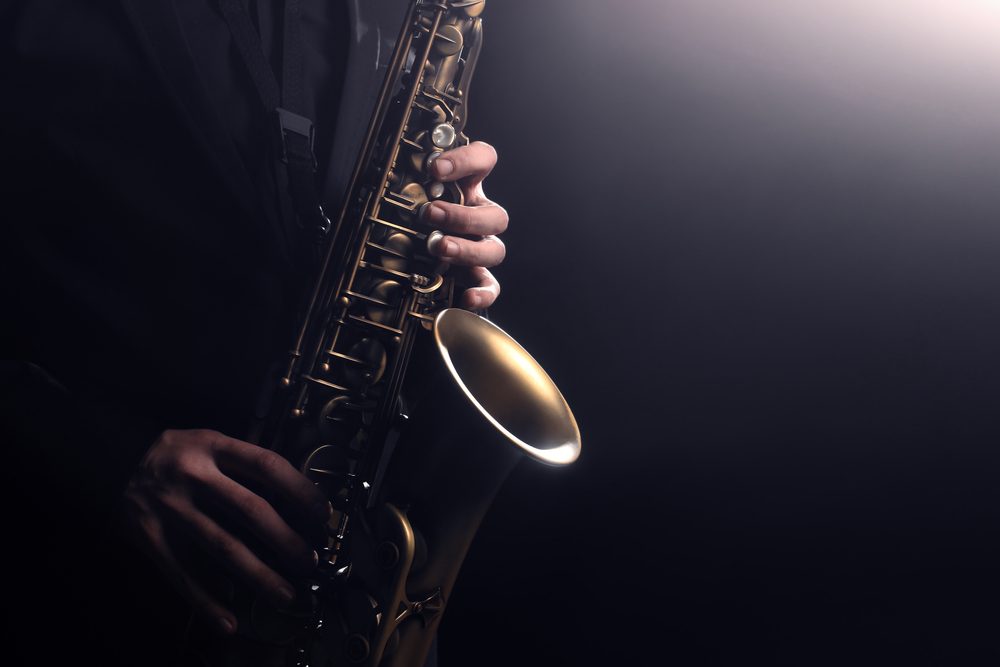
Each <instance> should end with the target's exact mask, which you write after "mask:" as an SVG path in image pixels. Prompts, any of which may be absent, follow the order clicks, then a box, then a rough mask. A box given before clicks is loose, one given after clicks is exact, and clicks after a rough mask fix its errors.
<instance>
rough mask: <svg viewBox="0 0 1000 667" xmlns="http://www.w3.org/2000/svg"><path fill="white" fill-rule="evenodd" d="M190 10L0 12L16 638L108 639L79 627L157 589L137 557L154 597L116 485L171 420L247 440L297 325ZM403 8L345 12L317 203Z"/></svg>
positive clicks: (290, 288)
mask: <svg viewBox="0 0 1000 667" xmlns="http://www.w3.org/2000/svg"><path fill="white" fill-rule="evenodd" d="M186 1H188V0H175V1H171V0H154V1H152V2H150V1H148V0H120V2H113V1H110V0H105V1H96V0H95V1H92V2H80V1H79V0H29V1H24V0H15V1H13V2H7V3H4V6H3V9H0V96H2V97H0V147H2V148H0V165H2V167H0V206H2V207H3V208H2V210H3V211H4V213H3V225H2V234H3V237H2V243H0V281H2V282H0V285H2V289H0V316H2V318H3V324H2V329H0V357H2V358H3V359H5V361H3V362H2V364H0V429H2V434H3V438H4V441H3V452H4V459H3V465H2V467H3V488H4V499H5V501H6V502H5V515H4V529H5V531H6V534H7V535H8V536H9V537H8V545H7V547H5V561H7V563H6V564H7V565H8V567H12V568H14V571H15V572H17V573H19V575H21V576H23V577H24V578H25V579H26V580H27V581H28V582H30V586H31V588H32V591H33V592H32V595H31V596H30V597H29V598H28V599H26V600H25V601H24V605H25V607H24V613H23V614H22V617H23V618H24V619H26V620H25V622H24V624H23V626H14V628H13V630H12V631H13V632H14V633H16V635H17V638H18V641H20V642H24V641H28V638H29V637H31V636H34V635H40V636H44V637H46V638H48V637H53V638H54V637H60V636H61V637H63V638H68V637H72V638H73V639H72V640H71V641H69V643H70V644H72V643H73V642H89V643H91V644H93V643H94V642H93V641H92V639H93V638H94V637H105V639H106V637H107V635H102V634H100V632H99V631H96V630H95V628H94V627H92V626H93V625H94V623H92V621H95V620H96V621H97V622H96V625H98V626H100V625H103V622H102V621H101V619H102V618H104V617H105V616H106V615H107V614H110V613H112V612H111V611H110V610H111V609H112V608H113V607H114V608H119V609H120V605H121V601H122V600H125V604H127V605H130V604H133V602H134V601H135V599H136V598H137V597H143V598H148V597H151V596H152V594H150V595H149V596H147V595H145V594H142V595H141V596H137V595H136V593H137V591H136V590H135V589H134V588H133V589H131V590H129V589H128V588H127V587H126V589H125V590H124V592H123V591H122V590H121V586H120V583H121V581H122V580H124V579H123V578H122V577H121V576H119V575H120V573H118V572H109V571H108V569H109V568H112V569H118V568H121V567H123V566H124V565H125V564H133V565H135V567H136V568H137V569H139V570H141V571H142V573H141V574H140V575H139V576H138V577H137V578H134V579H132V581H139V582H142V584H141V585H142V586H144V587H145V586H150V587H160V584H156V583H149V582H151V581H152V580H151V579H148V578H146V574H148V573H146V572H145V569H144V566H141V565H138V564H135V563H133V561H134V560H135V557H136V555H135V554H133V553H131V552H129V551H128V550H127V549H123V548H121V547H120V545H116V546H115V547H113V548H112V549H111V551H110V552H109V551H108V549H106V547H105V538H106V536H107V534H108V530H109V527H110V525H111V523H112V517H113V516H114V509H115V505H116V503H117V499H118V497H119V495H120V492H121V490H122V489H123V487H124V484H125V483H126V481H127V479H128V477H129V475H130V473H131V471H132V470H133V468H134V466H135V465H136V464H137V462H138V461H139V459H140V458H141V456H142V455H143V453H144V452H145V450H146V448H148V446H149V444H150V443H151V442H152V440H153V439H155V437H156V436H157V435H158V434H159V432H160V431H161V430H162V429H164V428H195V427H196V428H213V429H216V430H220V431H223V432H225V433H227V434H230V435H233V436H236V437H240V436H241V435H242V434H243V432H244V430H245V428H246V426H247V424H248V423H249V416H250V413H251V411H252V409H253V405H254V402H255V399H256V394H257V390H258V387H259V386H260V383H261V381H262V380H263V378H264V374H265V372H266V370H267V367H268V365H269V363H270V362H271V361H273V360H275V359H276V358H277V356H278V355H279V354H280V351H281V350H282V348H283V346H284V345H286V344H287V340H286V339H287V338H288V334H289V331H290V329H291V326H292V320H293V317H294V311H295V308H296V305H297V303H296V302H297V300H298V294H299V293H300V291H301V284H302V281H303V275H302V274H303V272H302V269H301V267H302V262H301V261H300V259H299V255H298V252H299V250H300V249H299V248H298V246H297V244H298V243H299V241H298V240H297V238H296V236H295V230H294V226H293V225H290V224H289V221H288V219H287V216H285V217H283V215H282V210H283V209H282V198H283V197H284V196H285V195H284V193H283V192H281V187H280V182H272V181H268V179H267V176H268V175H269V174H271V173H272V172H271V170H272V168H273V165H272V164H265V165H262V164H260V163H259V162H256V161H255V160H254V159H253V156H252V155H251V156H248V155H247V154H246V152H243V153H241V151H240V150H238V149H237V145H238V144H239V141H234V139H233V128H232V126H231V124H229V122H228V121H229V119H228V118H227V117H226V115H225V114H224V113H220V110H219V109H218V108H216V106H214V105H213V100H212V96H211V95H210V94H209V90H208V89H207V87H206V82H205V79H204V77H203V71H201V70H199V67H198V64H197V63H196V60H195V58H194V57H193V56H192V50H191V49H190V47H189V44H188V43H187V41H186V38H185V34H184V32H183V30H182V27H181V22H180V20H179V18H178V13H177V9H176V8H177V6H179V4H180V3H181V2H186ZM197 1H198V2H204V3H213V2H214V0H197ZM175 2H176V3H177V5H175ZM405 4H406V3H405V2H399V1H398V0H392V1H390V2H382V3H361V2H360V1H359V0H350V1H349V2H347V3H346V5H347V6H346V12H347V20H348V21H349V28H350V37H349V39H350V53H349V55H347V56H346V58H347V67H346V68H345V75H344V77H343V78H342V79H338V81H337V86H338V87H339V86H342V91H343V93H342V98H341V103H340V104H339V105H338V107H339V113H338V118H337V121H336V123H335V125H334V124H333V123H331V122H330V121H327V129H328V136H329V138H330V146H329V147H328V149H327V150H326V152H325V155H329V156H330V162H329V164H328V165H323V168H321V172H322V173H324V174H325V179H324V182H323V183H322V184H321V185H322V188H321V189H322V191H323V193H324V194H323V196H324V200H325V204H326V206H327V209H328V210H335V209H336V206H337V204H338V202H337V199H338V197H339V196H340V192H341V190H342V189H343V187H344V184H345V183H346V179H347V177H348V176H349V174H350V170H351V168H352V166H353V161H354V156H355V154H356V152H357V147H358V142H359V141H360V135H361V133H362V131H363V128H364V124H365V123H366V122H367V116H368V113H369V111H370V108H371V105H372V100H373V96H374V94H375V91H376V88H377V85H378V84H379V82H380V79H381V73H382V72H383V71H384V66H385V61H386V60H387V59H388V57H389V54H390V53H391V42H392V40H393V39H394V38H395V35H396V33H397V31H398V28H399V21H401V18H402V14H403V11H404V10H405ZM211 8H212V10H213V11H215V9H214V8H215V5H214V4H211ZM347 32H348V31H346V30H345V31H344V34H345V37H346V33H347ZM230 50H231V52H233V53H235V46H234V45H233V46H232V48H231V49H230ZM236 76H239V75H238V74H237V75H236ZM235 90H237V93H236V94H237V95H239V96H240V97H241V100H242V101H243V102H245V103H246V105H248V106H247V108H248V109H250V110H251V111H248V115H247V118H248V119H249V120H248V126H247V131H249V132H250V133H251V135H252V136H254V135H260V137H261V141H262V142H266V141H270V139H269V138H268V136H269V128H270V125H269V123H270V119H268V118H267V116H266V114H265V113H264V111H263V109H262V107H260V103H259V101H258V100H257V99H256V94H255V90H254V89H253V87H252V83H251V80H250V78H249V76H247V77H246V78H245V80H244V81H241V82H237V83H236V84H235ZM249 141H253V139H252V137H251V139H249ZM262 154H265V155H266V152H262ZM129 567H131V565H129ZM112 591H114V593H113V594H112ZM159 594H160V592H159V591H158V592H157V593H156V595H159ZM119 595H121V597H116V596H119ZM112 600H115V601H116V602H115V604H114V605H112V604H111V601H112ZM152 606H154V607H159V605H158V604H157V605H152ZM146 613H154V612H152V611H150V610H149V609H146V610H145V611H143V612H141V613H140V612H133V611H132V610H128V612H127V613H126V616H128V617H130V619H131V620H135V619H136V618H141V617H142V614H146ZM54 618H59V619H62V620H60V621H54V620H52V619H54ZM68 618H72V619H73V620H72V621H67V620H66V619H68ZM128 620H129V619H124V620H122V619H119V620H117V621H115V622H116V623H117V622H127V621H128ZM145 624H146V623H145V619H142V623H140V625H145ZM83 629H86V630H87V632H83ZM95 631H96V632H98V633H97V634H94V633H95ZM135 632H138V630H136V629H135V628H133V629H130V630H128V631H126V634H129V635H131V634H134V633H135ZM120 635H121V633H116V636H118V637H119V639H120ZM136 636H138V635H136ZM12 637H13V636H12ZM88 638H89V639H88ZM103 641H105V640H101V642H103ZM142 641H143V642H144V643H148V641H152V640H146V639H143V640H142ZM101 642H98V644H101ZM118 643H121V644H123V645H124V644H128V642H125V641H117V640H116V644H118ZM101 645H103V646H104V648H103V649H101V650H103V651H105V653H104V655H105V657H107V656H108V655H109V654H108V653H107V651H108V650H110V651H112V653H115V652H117V651H118V650H119V649H118V647H117V646H116V647H115V648H114V649H112V648H110V647H108V645H107V644H106V643H105V644H101ZM74 650H75V649H74ZM123 650H124V649H123ZM129 650H131V648H130V649H129ZM154 653H155V652H154ZM40 661H41V663H42V664H48V662H49V661H48V660H47V659H45V658H42V659H41V660H40ZM150 661H151V662H155V660H153V659H152V657H150ZM130 662H133V663H134V664H143V663H144V662H146V659H145V658H143V659H141V660H139V661H138V662H137V663H136V661H135V659H134V658H131V659H130Z"/></svg>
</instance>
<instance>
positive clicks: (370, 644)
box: [323, 309, 580, 667]
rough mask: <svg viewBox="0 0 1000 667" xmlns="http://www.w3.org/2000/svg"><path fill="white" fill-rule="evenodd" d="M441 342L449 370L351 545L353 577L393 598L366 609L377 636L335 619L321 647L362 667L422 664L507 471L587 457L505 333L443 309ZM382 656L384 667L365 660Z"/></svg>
mask: <svg viewBox="0 0 1000 667" xmlns="http://www.w3.org/2000/svg"><path fill="white" fill-rule="evenodd" d="M434 343H435V346H436V348H437V352H438V354H439V356H440V361H441V363H442V365H443V372H441V373H439V374H438V377H437V378H436V380H435V381H434V382H433V383H432V384H431V387H430V390H429V391H428V392H427V396H426V397H425V398H424V399H423V400H421V401H420V403H419V404H418V405H417V406H416V407H415V409H414V411H413V414H412V416H411V417H410V419H409V420H408V421H407V424H406V429H405V430H404V432H403V433H402V435H401V436H400V439H399V441H398V442H397V443H396V445H395V448H394V449H393V453H392V456H391V458H390V460H389V465H388V467H387V469H386V472H385V475H384V477H383V479H382V483H381V484H380V486H379V489H378V491H377V497H376V502H375V503H374V508H375V510H374V513H373V515H372V519H371V522H370V526H371V527H372V530H371V532H370V536H369V532H368V531H365V533H364V534H365V537H361V535H357V536H356V538H355V540H354V542H353V543H352V545H351V551H352V556H353V557H352V561H353V563H354V571H353V572H352V578H354V580H355V581H356V582H358V583H362V582H363V583H364V586H363V587H364V588H365V589H367V590H391V591H392V594H391V595H389V596H386V598H384V599H382V600H379V601H378V605H377V607H371V608H370V611H371V619H369V621H368V624H369V627H370V628H371V629H372V630H374V632H364V631H362V630H363V626H364V624H360V625H359V626H358V627H356V628H354V629H352V631H350V632H348V633H346V634H344V633H343V631H342V629H341V628H342V625H343V624H341V623H337V622H333V621H334V619H332V618H331V619H330V621H331V622H330V623H324V624H323V627H324V628H328V630H327V631H326V633H325V636H324V640H325V644H326V645H327V646H328V647H331V646H332V647H341V650H342V651H343V654H344V655H345V656H353V657H354V660H353V661H352V662H355V664H365V665H370V666H371V667H374V665H376V664H377V665H381V666H382V667H403V666H404V665H409V664H412V660H413V656H423V655H426V654H427V651H428V650H429V649H430V644H431V641H432V640H433V638H434V633H435V632H436V631H437V626H438V623H439V621H440V619H441V613H442V612H443V610H444V607H445V605H446V604H447V601H448V599H449V597H450V595H451V591H452V587H453V586H454V583H455V579H456V577H457V575H458V571H459V568H460V567H461V564H462V560H463V559H464V557H465V553H466V551H467V550H468V548H469V545H470V544H471V542H472V538H473V537H474V535H475V533H476V530H477V528H478V527H479V524H480V522H481V521H482V519H483V516H484V515H485V514H486V511H487V509H488V508H489V505H490V503H491V502H492V500H493V497H494V496H495V495H496V493H497V491H498V490H499V489H500V487H501V485H502V484H503V482H504V480H505V479H506V478H507V475H508V474H509V473H510V471H511V470H513V468H514V466H515V465H516V464H517V463H518V462H519V461H520V460H521V459H523V458H525V457H527V458H529V459H534V460H536V461H539V462H541V463H545V464H548V465H553V466H563V465H567V464H569V463H572V462H573V461H575V460H576V459H577V457H578V456H579V454H580V431H579V428H578V427H577V423H576V420H575V418H574V417H573V413H572V412H571V410H570V408H569V406H568V405H567V404H566V400H565V399H564V398H563V396H562V394H561V393H560V392H559V389H558V388H557V387H556V385H555V384H554V383H553V382H552V380H551V379H549V377H548V375H546V373H545V371H544V370H543V369H542V367H541V366H539V365H538V363H537V362H535V360H534V359H532V358H531V356H530V355H529V354H528V353H527V352H526V351H525V350H524V349H523V348H522V347H521V346H520V345H518V344H517V342H515V341H514V340H513V339H512V338H511V337H510V336H508V335H507V334H506V333H504V332H503V331H502V330H501V329H500V328H499V327H497V326H496V325H494V324H493V323H491V322H489V321H488V320H484V319H482V318H481V317H479V316H478V315H475V314H473V313H469V312H467V311H463V310H458V309H448V310H444V311H442V312H441V313H439V314H438V315H437V316H436V317H435V319H434ZM362 556H366V557H362ZM356 597H358V595H354V596H353V597H351V596H348V597H347V598H345V599H346V600H349V601H350V604H351V605H352V610H348V609H347V608H346V607H344V608H342V609H340V610H339V614H340V616H341V617H345V616H347V614H348V612H349V611H353V609H356V608H357V607H359V606H361V605H359V604H358V601H357V600H355V598H356ZM376 612H380V613H381V617H380V618H376V616H377V614H376ZM354 613H355V614H356V612H354ZM389 614H393V615H394V617H393V616H389V618H385V616H386V615H389ZM362 655H364V658H362V657H361V656H362ZM377 655H380V656H381V662H379V661H373V660H369V659H368V658H374V656H377Z"/></svg>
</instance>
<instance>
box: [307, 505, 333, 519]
mask: <svg viewBox="0 0 1000 667" xmlns="http://www.w3.org/2000/svg"><path fill="white" fill-rule="evenodd" d="M312 513H313V517H315V519H316V520H317V521H319V522H320V523H326V522H327V521H329V520H330V517H332V516H333V505H331V504H330V503H329V502H318V503H316V504H315V505H313V509H312Z"/></svg>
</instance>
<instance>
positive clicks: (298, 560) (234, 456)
mask: <svg viewBox="0 0 1000 667" xmlns="http://www.w3.org/2000/svg"><path fill="white" fill-rule="evenodd" d="M237 480H247V481H252V482H255V483H257V484H259V485H261V486H262V487H263V488H266V489H267V490H268V491H269V492H271V493H273V494H274V495H275V497H276V498H280V499H282V500H283V501H284V502H285V503H287V505H288V507H290V508H292V509H291V511H293V512H295V513H296V514H300V515H301V517H302V519H303V520H304V522H308V523H307V524H306V525H311V524H315V525H316V526H317V527H319V526H321V525H322V524H324V523H326V522H327V521H328V520H329V519H330V517H331V515H332V512H333V510H332V508H331V506H330V503H329V502H328V501H327V500H326V498H325V497H324V496H323V494H322V492H321V491H320V490H319V489H317V488H316V485H315V484H313V483H312V482H311V481H309V480H308V479H307V478H306V477H305V476H303V475H302V474H300V473H299V472H298V471H297V470H295V468H293V467H292V465H291V464H290V463H289V462H288V461H286V460H285V459H284V458H282V457H281V456H279V455H277V454H275V453H274V452H271V451H269V450H267V449H263V448H261V447H257V446H255V445H251V444H249V443H246V442H242V441H240V440H235V439H233V438H230V437H227V436H225V435H222V434H221V433H217V432H215V431H206V430H192V431H175V430H168V431H164V432H163V433H162V434H161V435H160V437H159V438H158V439H157V440H156V442H155V443H154V444H153V446H152V447H151V448H150V449H149V451H148V452H147V453H146V456H145V458H144V459H143V460H142V463H141V464H140V465H139V468H138V470H137V471H136V472H135V474H134V475H133V476H132V478H131V480H130V481H129V484H128V488H127V490H126V492H125V497H124V505H123V508H122V513H121V521H122V528H123V529H124V531H125V535H126V537H127V539H129V541H130V542H132V543H133V544H134V545H136V546H137V547H139V548H140V549H142V550H143V551H144V552H145V553H146V554H148V555H149V556H150V557H151V558H152V559H153V560H154V561H155V562H156V564H157V565H158V566H159V568H160V569H161V570H162V571H163V573H164V574H166V576H167V577H168V579H169V580H170V582H171V584H172V585H173V587H174V588H175V589H176V590H177V591H178V592H179V593H180V594H181V595H182V596H183V597H184V598H186V599H187V600H188V602H190V603H191V605H192V606H193V607H194V609H195V611H196V612H198V613H199V614H200V615H201V616H202V617H203V618H204V619H205V620H206V621H207V622H208V623H209V624H210V625H211V626H212V627H214V628H216V629H217V630H218V631H219V632H221V633H224V634H228V633H231V632H234V631H235V630H236V617H235V615H234V614H233V612H232V611H231V610H230V609H228V608H227V607H226V606H225V605H224V604H223V603H222V602H221V601H220V600H218V599H216V598H215V597H214V596H213V595H211V594H210V593H209V592H208V589H207V588H206V586H205V585H204V584H203V583H202V582H200V581H198V580H197V578H196V577H195V576H194V575H192V574H191V572H190V570H189V568H188V567H187V566H186V563H185V558H184V555H183V554H184V553H185V552H186V551H187V549H186V546H187V541H194V542H195V543H197V544H199V545H200V546H201V547H202V548H203V549H204V550H205V551H206V552H208V553H209V554H211V555H212V556H214V557H215V559H217V560H218V561H219V562H220V563H221V564H222V565H224V566H225V567H226V568H228V569H229V570H230V571H232V572H234V573H235V574H236V575H238V576H239V577H240V578H242V579H243V580H244V581H246V582H247V583H248V584H249V585H250V586H251V587H252V588H253V589H254V590H255V591H256V592H257V593H258V594H260V595H261V596H262V597H264V599H266V600H268V601H269V602H271V604H273V605H275V606H276V607H279V608H285V607H288V606H289V605H291V604H292V601H293V599H294V588H293V586H292V585H291V584H289V582H288V581H287V580H286V579H285V578H284V577H282V576H281V575H280V574H278V573H277V572H275V571H274V570H273V569H271V568H270V567H268V566H267V565H265V564H264V563H263V562H261V560H260V559H259V558H258V557H257V556H255V555H254V554H253V552H251V551H250V549H248V548H247V547H246V546H245V545H244V544H243V543H242V542H241V541H240V540H239V539H237V538H236V537H235V536H233V535H232V534H231V533H229V532H228V531H227V530H225V529H224V528H223V527H222V526H220V525H219V523H217V522H216V520H215V519H213V518H212V516H211V515H212V513H213V511H217V512H222V513H224V514H226V515H228V516H229V517H231V518H232V519H234V520H236V521H237V522H238V523H240V524H241V525H243V526H244V527H246V528H247V529H248V530H250V531H251V532H252V533H253V534H254V535H256V536H257V537H258V538H260V539H261V540H262V541H263V542H264V543H266V544H267V545H268V546H269V547H270V548H271V549H273V551H274V552H275V554H277V555H278V556H279V558H281V560H282V561H283V562H284V563H285V564H287V566H288V568H289V571H290V572H293V573H301V574H307V573H308V572H309V571H311V570H312V569H313V568H315V567H316V565H317V555H316V552H315V551H314V550H313V549H312V547H310V546H309V545H308V544H307V542H306V540H305V539H303V537H302V536H301V535H299V534H298V533H297V532H296V531H295V530H293V529H292V528H291V527H290V526H289V525H288V523H287V522H286V520H285V519H284V518H282V516H281V515H279V514H278V512H277V511H276V510H275V509H274V508H273V507H272V506H271V505H270V504H268V503H267V502H266V501H265V500H264V499H263V498H261V497H260V496H259V495H257V494H256V493H254V492H253V491H251V490H250V489H248V488H246V487H245V486H244V485H243V484H242V483H240V481H237ZM293 523H294V522H293Z"/></svg>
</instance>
